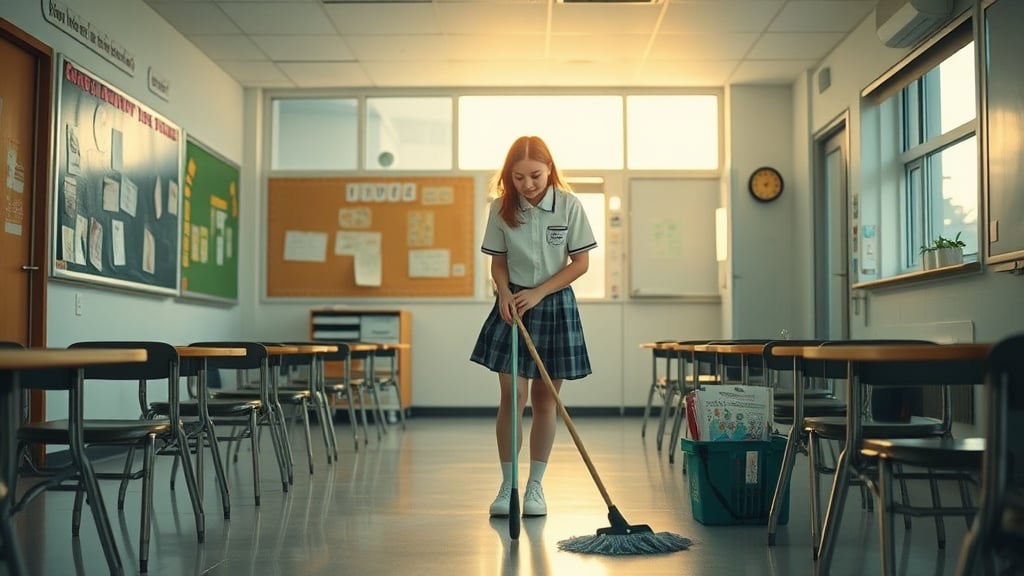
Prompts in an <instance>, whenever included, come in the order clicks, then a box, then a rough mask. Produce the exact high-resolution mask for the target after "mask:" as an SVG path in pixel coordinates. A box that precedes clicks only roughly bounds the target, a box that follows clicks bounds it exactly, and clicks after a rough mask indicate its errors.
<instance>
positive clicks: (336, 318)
mask: <svg viewBox="0 0 1024 576" xmlns="http://www.w3.org/2000/svg"><path fill="white" fill-rule="evenodd" d="M309 337H310V339H311V340H314V341H318V342H332V341H333V342H373V343H384V344H405V345H407V346H408V347H407V348H404V349H399V350H398V351H397V354H398V387H399V389H400V390H401V394H402V406H403V407H404V408H405V411H406V414H408V413H409V411H410V408H411V407H412V348H411V346H412V316H411V314H410V313H409V311H408V310H358V309H348V308H340V309H339V308H313V309H312V310H310V311H309ZM386 361H387V360H384V362H386ZM361 368H362V367H361V366H359V365H357V364H353V369H356V370H359V369H361ZM377 368H378V370H379V369H381V368H382V367H381V366H379V365H378V366H377ZM325 369H326V373H327V376H329V377H340V376H341V375H342V374H343V372H342V370H343V369H344V367H343V365H342V363H341V362H328V363H327V365H326V366H325ZM382 400H383V399H382ZM383 408H384V409H385V410H389V411H395V410H398V405H397V404H396V403H394V402H393V401H392V402H390V403H389V404H386V405H384V406H383Z"/></svg>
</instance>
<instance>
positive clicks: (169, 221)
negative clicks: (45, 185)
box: [51, 57, 182, 295]
mask: <svg viewBox="0 0 1024 576" xmlns="http://www.w3.org/2000/svg"><path fill="white" fill-rule="evenodd" d="M57 85H58V90H59V94H58V98H57V106H58V108H57V121H56V126H57V134H56V138H55V139H54V141H55V142H56V159H55V165H54V166H55V170H54V174H55V175H56V182H55V183H54V190H55V191H56V202H55V203H54V205H53V235H54V237H53V241H52V245H53V267H52V271H51V272H52V275H53V276H54V277H56V278H66V279H72V280H80V281H85V282H95V283H99V284H107V285H111V286H116V287H120V288H127V289H133V290H141V291H146V292H157V293H162V294H170V295H175V294H177V293H178V272H179V268H178V254H179V253H180V251H179V249H178V247H179V243H180V237H179V230H180V229H181V226H180V218H179V212H180V210H179V206H180V202H181V198H180V193H179V192H178V190H179V178H180V171H181V148H182V146H181V140H182V138H181V135H182V132H181V130H180V129H179V128H178V127H177V126H176V125H174V124H173V123H171V122H170V121H168V120H167V119H166V118H164V117H162V116H160V115H159V114H157V113H156V112H154V111H153V110H151V109H150V108H147V107H146V106H145V105H143V104H140V103H139V102H138V101H136V100H135V99H134V98H132V97H131V96H129V95H127V94H125V93H124V92H122V91H120V90H118V89H117V88H116V87H114V86H113V85H112V84H110V83H108V82H106V81H104V80H102V79H100V78H99V77H97V76H96V75H94V74H92V73H91V72H89V71H87V70H86V69H84V68H82V67H81V66H79V65H78V64H76V63H75V62H73V61H71V60H69V59H67V58H65V57H62V58H61V61H60V80H59V82H58V83H57Z"/></svg>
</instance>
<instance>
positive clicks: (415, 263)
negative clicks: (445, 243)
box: [409, 250, 451, 278]
mask: <svg viewBox="0 0 1024 576" xmlns="http://www.w3.org/2000/svg"><path fill="white" fill-rule="evenodd" d="M450 270H451V252H449V251H448V250H409V277H410V278H448V277H449V276H451V272H450Z"/></svg>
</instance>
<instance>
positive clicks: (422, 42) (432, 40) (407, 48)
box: [348, 35, 448, 62]
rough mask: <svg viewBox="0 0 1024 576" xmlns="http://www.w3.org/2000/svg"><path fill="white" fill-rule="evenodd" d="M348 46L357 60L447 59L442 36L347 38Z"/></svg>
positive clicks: (418, 60) (420, 60)
mask: <svg viewBox="0 0 1024 576" xmlns="http://www.w3.org/2000/svg"><path fill="white" fill-rule="evenodd" d="M348 44H349V46H350V47H351V48H352V52H353V53H354V54H355V55H356V57H357V58H358V59H359V60H364V61H375V60H376V61H379V60H405V61H416V62H424V61H428V60H441V61H444V60H446V59H448V50H447V44H446V43H445V39H444V37H443V36H440V35H435V36H409V35H404V36H403V35H399V36H349V37H348Z"/></svg>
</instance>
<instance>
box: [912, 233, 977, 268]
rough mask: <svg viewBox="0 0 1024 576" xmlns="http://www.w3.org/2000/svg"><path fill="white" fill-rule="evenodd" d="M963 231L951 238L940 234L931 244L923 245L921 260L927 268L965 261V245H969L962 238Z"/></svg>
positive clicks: (952, 264) (954, 264)
mask: <svg viewBox="0 0 1024 576" xmlns="http://www.w3.org/2000/svg"><path fill="white" fill-rule="evenodd" d="M960 234H961V232H957V233H956V237H955V238H953V239H952V240H950V239H949V238H946V237H944V236H942V235H939V237H938V238H936V239H935V240H934V241H932V245H931V246H921V262H922V267H923V268H924V269H925V270H932V269H934V268H942V267H943V266H956V265H957V264H962V263H963V261H964V246H967V244H966V243H964V241H963V240H961V239H960Z"/></svg>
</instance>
